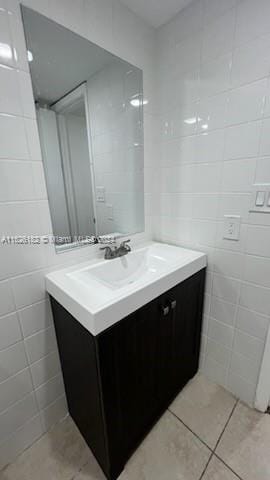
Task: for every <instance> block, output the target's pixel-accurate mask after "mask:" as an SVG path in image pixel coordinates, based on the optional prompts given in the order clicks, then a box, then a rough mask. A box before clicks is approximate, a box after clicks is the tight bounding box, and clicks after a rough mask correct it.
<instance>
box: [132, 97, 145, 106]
mask: <svg viewBox="0 0 270 480" xmlns="http://www.w3.org/2000/svg"><path fill="white" fill-rule="evenodd" d="M141 104H143V105H147V104H148V100H146V98H145V99H144V100H143V102H142V101H141V100H140V99H139V98H133V99H132V100H130V105H132V106H133V107H139V106H140V105H141Z"/></svg>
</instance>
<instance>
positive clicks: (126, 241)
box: [120, 238, 131, 252]
mask: <svg viewBox="0 0 270 480" xmlns="http://www.w3.org/2000/svg"><path fill="white" fill-rule="evenodd" d="M129 242H130V238H129V239H128V240H124V241H123V242H122V243H121V245H120V247H122V248H126V249H127V251H128V252H130V250H131V248H130V246H129V245H126V244H127V243H129Z"/></svg>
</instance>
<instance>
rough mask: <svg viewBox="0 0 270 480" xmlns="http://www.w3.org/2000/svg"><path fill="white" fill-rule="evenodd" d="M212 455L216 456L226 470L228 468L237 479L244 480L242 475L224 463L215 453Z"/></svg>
mask: <svg viewBox="0 0 270 480" xmlns="http://www.w3.org/2000/svg"><path fill="white" fill-rule="evenodd" d="M213 455H214V457H216V458H217V459H218V460H219V461H220V462H221V463H223V465H225V467H227V468H228V470H230V471H231V472H232V473H233V474H234V475H235V476H236V477H237V478H238V479H239V480H245V479H244V478H243V477H240V475H239V474H238V473H237V472H236V471H235V470H233V469H232V467H230V465H228V463H226V462H225V461H224V460H223V459H222V458H221V457H220V456H219V455H218V454H217V453H214V454H213Z"/></svg>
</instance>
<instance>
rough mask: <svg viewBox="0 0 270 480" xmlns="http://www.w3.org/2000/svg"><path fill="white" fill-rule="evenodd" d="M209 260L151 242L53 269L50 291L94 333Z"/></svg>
mask: <svg viewBox="0 0 270 480" xmlns="http://www.w3.org/2000/svg"><path fill="white" fill-rule="evenodd" d="M205 266H206V255H204V254H203V253H200V252H195V251H193V250H187V249H183V248H180V247H174V246H171V245H166V244H162V243H154V242H151V243H148V244H146V245H144V246H143V247H141V248H137V249H135V250H133V251H132V252H130V253H128V254H127V255H125V256H124V257H120V258H116V259H114V260H96V261H89V262H86V263H84V264H80V265H76V266H72V267H69V268H65V269H63V270H60V271H57V272H53V273H50V274H48V275H47V277H46V286H47V291H48V292H49V293H50V294H51V295H52V296H53V297H54V298H55V299H56V300H57V301H58V302H59V303H61V305H63V307H64V308H66V310H68V311H69V312H70V313H71V314H72V315H73V316H74V317H75V318H76V319H77V320H78V321H79V322H80V323H81V324H82V325H83V326H84V327H85V328H87V329H88V330H89V331H90V332H91V333H92V334H93V335H97V334H99V333H101V332H102V331H103V330H105V329H106V328H108V327H110V326H111V325H113V324H114V323H116V322H117V321H119V320H121V318H124V317H125V316H127V315H129V314H130V313H131V312H133V311H135V310H136V309H138V308H140V307H141V306H142V305H144V304H145V303H147V302H149V301H151V300H153V299H154V298H155V297H157V296H158V295H160V294H161V293H163V292H165V291H166V290H168V289H169V288H172V287H173V286H174V285H176V284H177V283H180V282H181V281H183V280H185V279H186V278H188V277H189V276H191V275H193V274H194V273H196V272H197V271H199V270H201V269H202V268H204V267H205Z"/></svg>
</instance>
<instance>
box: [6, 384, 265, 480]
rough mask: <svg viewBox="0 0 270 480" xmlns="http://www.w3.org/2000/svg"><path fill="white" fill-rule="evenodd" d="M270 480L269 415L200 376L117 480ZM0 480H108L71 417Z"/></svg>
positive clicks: (145, 441)
mask: <svg viewBox="0 0 270 480" xmlns="http://www.w3.org/2000/svg"><path fill="white" fill-rule="evenodd" d="M239 479H241V480H270V415H266V414H265V415H264V414H260V413H258V412H256V411H255V410H251V409H250V408H248V407H246V406H245V405H243V404H242V403H240V402H238V401H237V400H236V399H235V398H234V397H233V396H232V395H231V394H230V393H228V392H226V391H225V390H224V389H223V388H221V387H219V386H217V385H215V384H213V383H210V382H209V381H208V380H207V379H206V378H205V377H203V376H201V375H197V376H196V377H195V378H194V379H193V380H192V381H191V382H190V383H189V384H188V385H187V386H186V388H185V389H184V390H183V391H182V392H181V393H180V395H178V397H177V398H176V400H175V401H174V402H173V403H172V405H171V406H170V408H169V409H168V410H167V411H166V412H165V414H164V415H163V417H162V418H161V419H160V421H159V422H158V423H157V424H156V426H155V427H154V428H153V429H152V431H151V432H150V433H149V435H148V436H147V437H146V439H145V440H144V441H143V442H142V444H141V445H140V447H139V448H138V449H137V451H136V452H135V453H134V455H133V456H132V458H131V459H130V460H129V462H128V463H127V465H126V467H125V469H124V471H123V473H122V474H121V475H120V477H119V480H239ZM0 480H105V477H104V475H103V473H102V471H101V470H100V468H99V466H98V464H97V462H96V461H95V459H94V457H93V455H92V454H91V452H90V450H89V449H88V447H87V446H86V444H85V442H84V440H83V439H82V437H81V436H80V434H79V432H78V430H77V428H76V427H75V425H74V423H73V421H72V420H71V418H70V417H68V418H67V419H65V420H64V421H62V422H60V423H59V424H58V425H56V426H55V427H54V428H53V429H52V430H51V431H50V432H48V433H47V434H46V435H44V436H43V437H42V438H41V439H40V440H38V441H37V442H36V443H35V444H34V445H32V447H30V448H29V449H28V450H26V451H25V452H24V453H23V454H22V455H20V456H19V457H18V458H17V459H16V461H15V462H14V463H12V464H11V465H9V466H8V467H7V468H6V469H4V470H3V471H2V472H0Z"/></svg>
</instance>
